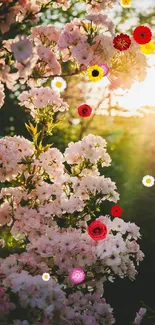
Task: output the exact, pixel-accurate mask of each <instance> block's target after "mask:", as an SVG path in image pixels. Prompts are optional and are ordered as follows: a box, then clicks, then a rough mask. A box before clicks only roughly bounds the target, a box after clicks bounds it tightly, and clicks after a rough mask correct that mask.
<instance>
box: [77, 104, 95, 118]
mask: <svg viewBox="0 0 155 325" xmlns="http://www.w3.org/2000/svg"><path fill="white" fill-rule="evenodd" d="M78 113H79V115H80V116H82V117H88V116H90V115H91V113H92V108H91V107H90V106H89V105H87V104H83V105H80V106H79V107H78Z"/></svg>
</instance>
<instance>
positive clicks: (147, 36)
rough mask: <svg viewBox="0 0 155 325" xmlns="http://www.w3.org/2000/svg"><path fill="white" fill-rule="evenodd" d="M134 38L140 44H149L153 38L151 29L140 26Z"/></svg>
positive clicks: (134, 33) (135, 31)
mask: <svg viewBox="0 0 155 325" xmlns="http://www.w3.org/2000/svg"><path fill="white" fill-rule="evenodd" d="M133 38H134V40H135V41H136V42H137V43H138V44H147V43H149V42H150V41H151V38H152V32H151V29H150V28H149V27H147V26H138V27H136V28H135V30H134V32H133Z"/></svg>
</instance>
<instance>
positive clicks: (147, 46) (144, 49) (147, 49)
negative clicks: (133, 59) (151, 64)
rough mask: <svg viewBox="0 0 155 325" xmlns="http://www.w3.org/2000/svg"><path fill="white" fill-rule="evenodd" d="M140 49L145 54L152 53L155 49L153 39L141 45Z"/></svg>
mask: <svg viewBox="0 0 155 325" xmlns="http://www.w3.org/2000/svg"><path fill="white" fill-rule="evenodd" d="M140 49H141V51H142V52H143V53H144V54H152V53H153V52H154V50H155V44H154V43H153V41H150V42H149V43H147V44H142V45H140Z"/></svg>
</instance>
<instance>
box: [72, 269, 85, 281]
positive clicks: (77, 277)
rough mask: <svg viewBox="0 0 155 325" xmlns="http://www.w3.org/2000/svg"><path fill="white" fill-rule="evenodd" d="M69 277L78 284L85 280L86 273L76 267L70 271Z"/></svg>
mask: <svg viewBox="0 0 155 325" xmlns="http://www.w3.org/2000/svg"><path fill="white" fill-rule="evenodd" d="M69 277H70V279H71V281H72V282H73V283H75V284H78V283H81V282H83V281H84V279H85V273H84V271H83V270H82V269H80V268H75V269H73V270H72V271H71V272H70V274H69Z"/></svg>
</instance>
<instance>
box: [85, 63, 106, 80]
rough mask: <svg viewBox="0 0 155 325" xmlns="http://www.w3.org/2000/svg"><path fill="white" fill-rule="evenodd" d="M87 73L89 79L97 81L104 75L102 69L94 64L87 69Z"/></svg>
mask: <svg viewBox="0 0 155 325" xmlns="http://www.w3.org/2000/svg"><path fill="white" fill-rule="evenodd" d="M87 75H88V77H89V80H90V81H99V80H101V79H102V78H103V77H104V71H103V69H102V68H101V67H100V66H99V65H97V64H96V65H92V66H91V67H89V68H88V69H87Z"/></svg>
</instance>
